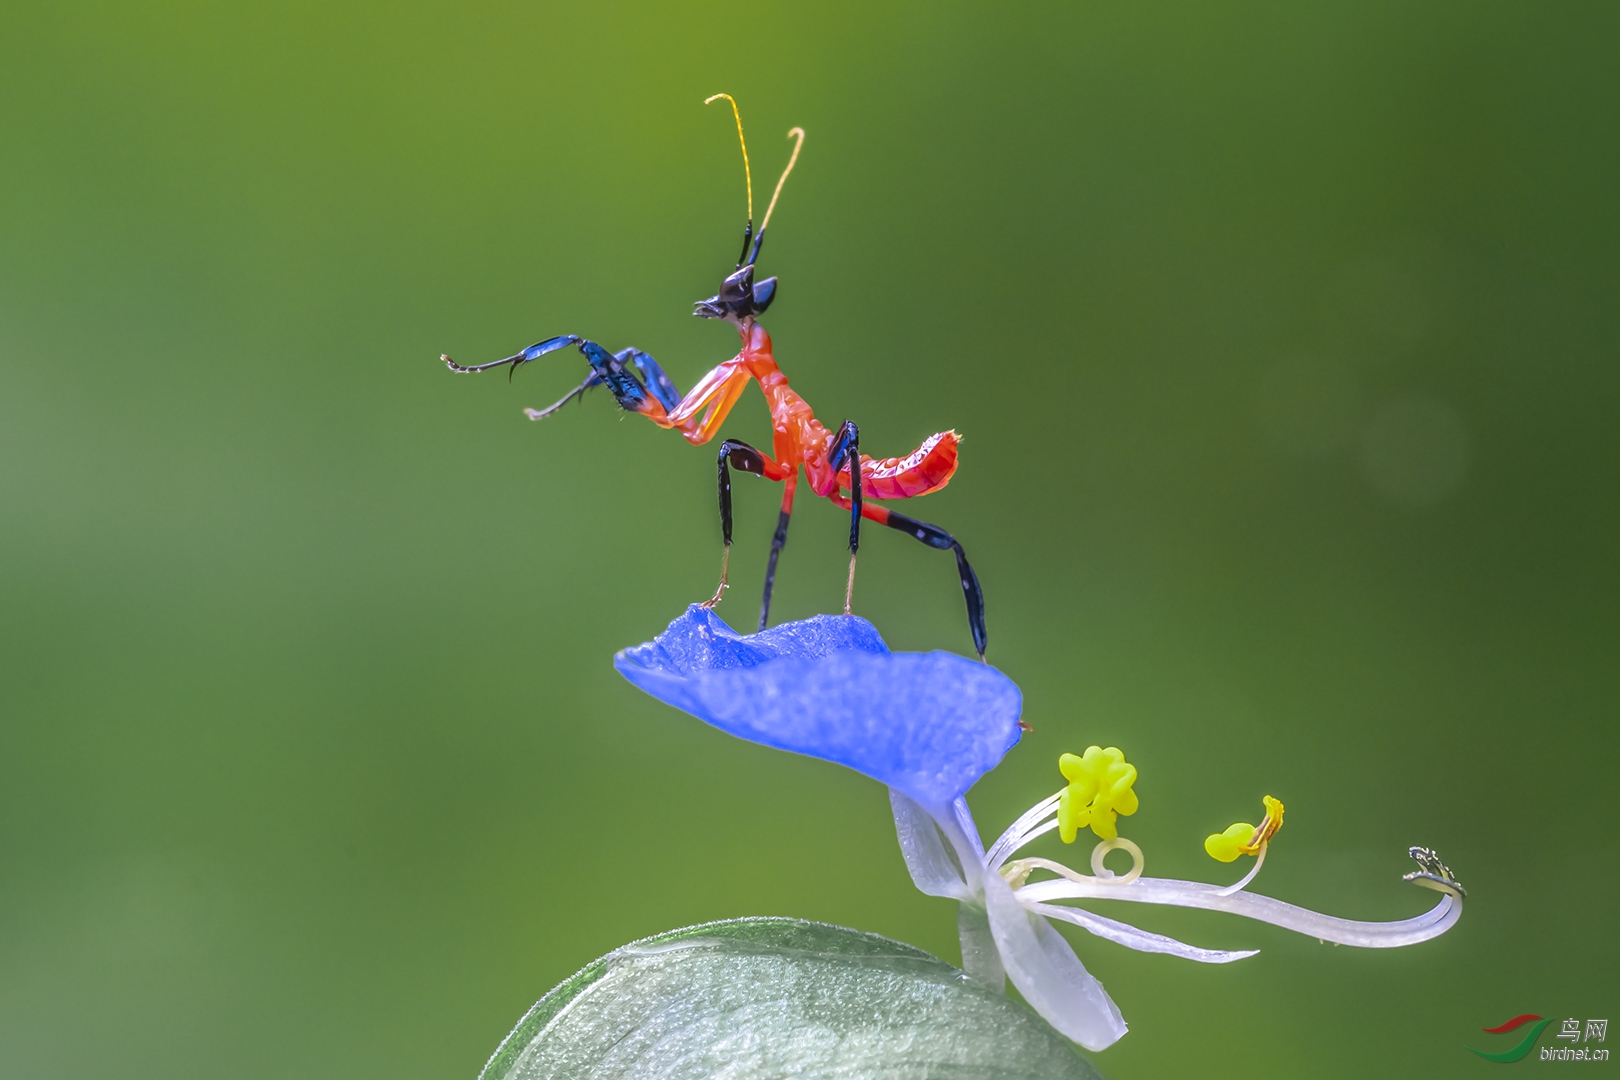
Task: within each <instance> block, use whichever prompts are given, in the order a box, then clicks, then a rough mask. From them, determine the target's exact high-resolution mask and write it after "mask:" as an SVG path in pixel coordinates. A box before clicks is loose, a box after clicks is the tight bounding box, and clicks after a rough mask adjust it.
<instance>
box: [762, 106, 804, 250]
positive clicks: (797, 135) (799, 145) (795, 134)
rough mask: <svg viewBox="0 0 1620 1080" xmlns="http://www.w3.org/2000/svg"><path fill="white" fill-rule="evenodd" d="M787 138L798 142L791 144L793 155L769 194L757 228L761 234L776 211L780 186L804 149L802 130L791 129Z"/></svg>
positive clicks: (785, 181)
mask: <svg viewBox="0 0 1620 1080" xmlns="http://www.w3.org/2000/svg"><path fill="white" fill-rule="evenodd" d="M787 137H788V138H790V139H797V140H799V141H798V142H796V143H794V144H793V153H792V154H790V155H788V163H787V168H785V169H783V170H782V178H781V179H780V180H778V181H777V182H776V190H775V191H773V192H771V205H769V206H767V207H766V208H765V220H764V221H763V222H761V223H760V226H759V231H760V232H761V233H764V232H765V226H766V225H769V224H770V223H771V214H772V213H774V212H775V211H776V200H777V199H779V198H781V196H782V185H783V184H785V183H787V178H788V173H790V172H792V171H793V166H794V165H796V164H798V161H799V151H800V150H803V149H804V128H802V127H796V128H793V129H791V130H790V131H789V132H788V133H787Z"/></svg>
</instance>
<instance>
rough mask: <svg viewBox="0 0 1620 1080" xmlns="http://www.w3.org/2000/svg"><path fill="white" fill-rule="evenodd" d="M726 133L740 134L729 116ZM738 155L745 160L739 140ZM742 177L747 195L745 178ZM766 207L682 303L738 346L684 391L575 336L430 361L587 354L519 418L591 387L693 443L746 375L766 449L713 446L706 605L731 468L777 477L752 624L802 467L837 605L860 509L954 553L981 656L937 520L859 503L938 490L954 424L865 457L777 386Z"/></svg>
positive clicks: (647, 362)
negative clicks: (714, 491) (909, 446)
mask: <svg viewBox="0 0 1620 1080" xmlns="http://www.w3.org/2000/svg"><path fill="white" fill-rule="evenodd" d="M716 96H717V97H719V96H727V95H716ZM711 100H713V99H711ZM733 108H734V109H735V103H733ZM737 131H738V138H739V141H740V140H741V136H742V122H741V120H740V119H739V120H738V128H737ZM789 135H790V136H792V135H796V136H798V139H799V146H802V145H803V141H804V132H803V131H802V130H800V129H798V128H795V129H794V130H793V131H792V132H790V133H789ZM743 154H744V158H743V160H744V164H745V165H746V164H747V147H746V144H745V145H744V149H743ZM797 158H798V147H797V146H796V147H795V148H794V151H793V158H792V159H790V160H789V162H788V167H787V170H786V171H784V172H783V173H782V180H781V181H778V182H777V185H776V193H777V194H778V195H780V194H781V191H782V183H783V182H785V181H786V180H787V174H788V172H790V171H792V168H793V162H794V161H795V160H797ZM749 186H750V202H752V181H750V185H749ZM775 206H776V199H775V197H773V198H772V199H771V209H772V210H774V209H775ZM770 215H771V211H770V210H767V211H766V214H765V222H764V223H763V224H761V225H760V229H759V233H758V234H757V235H754V234H753V220H752V213H750V215H749V224H748V227H747V228H746V229H745V230H744V232H743V255H742V257H741V258H740V259H739V260H738V263H737V269H736V272H735V273H733V274H731V275H730V276H728V277H727V278H726V279H725V281H724V282H722V283H721V287H720V292H719V293H718V294H716V295H715V296H712V297H710V298H709V299H707V300H700V301H699V302H698V303H697V310H696V311H695V312H694V314H696V315H699V316H701V317H704V318H716V319H724V320H725V321H727V322H729V323H731V324H732V325H733V326H734V327H735V328H736V329H737V332H738V334H739V335H740V336H741V338H742V350H741V351H740V352H739V353H738V354H737V355H736V356H734V357H732V358H731V359H730V360H727V361H726V362H725V363H723V364H720V365H719V366H718V367H716V368H714V370H712V371H710V372H709V373H708V374H707V375H705V376H703V378H702V379H700V380H699V381H698V383H697V385H696V386H694V387H693V388H692V390H691V392H690V393H688V394H686V395H685V396H682V395H681V394H680V392H679V391H678V390H677V389H676V387H675V383H674V381H673V380H671V379H670V377H669V376H668V375H667V374H665V373H664V370H663V368H661V367H660V366H659V364H658V362H657V361H656V360H654V359H653V358H652V357H651V356H650V355H648V354H647V353H645V352H642V351H641V350H639V349H634V348H631V349H624V350H622V351H620V352H618V353H610V352H608V351H607V350H606V349H604V348H603V347H602V346H600V345H598V344H597V343H596V342H594V341H590V340H588V339H586V338H582V337H580V336H579V335H577V334H564V335H562V336H560V337H554V338H548V339H546V340H545V341H541V342H537V343H536V344H534V345H531V346H529V348H527V349H525V350H523V351H522V352H521V353H518V354H517V355H515V356H509V357H507V358H506V359H504V360H497V361H495V362H493V363H489V364H480V365H477V366H474V367H463V366H461V365H460V364H457V363H455V362H454V361H453V360H451V359H450V358H449V357H448V356H445V357H442V359H443V360H444V362H445V363H446V364H447V365H449V367H450V369H451V370H452V371H457V372H477V371H488V370H490V369H491V368H496V367H502V366H509V367H510V369H511V370H513V371H515V370H516V369H517V368H518V367H519V366H520V365H522V364H525V363H528V362H529V361H531V360H534V359H537V358H539V357H541V356H544V355H545V354H547V353H550V352H555V351H556V350H558V349H563V348H566V347H568V346H575V347H577V348H578V349H579V351H580V352H581V353H583V354H584V356H585V359H586V360H587V361H589V363H590V365H591V374H590V375H588V376H586V378H585V381H584V382H582V383H581V384H580V385H579V386H578V387H576V388H575V389H574V390H573V391H572V392H570V393H569V394H568V395H567V396H565V397H564V398H563V399H562V400H561V401H558V402H557V403H556V404H554V405H552V406H550V407H549V408H546V409H538V410H537V409H526V410H524V411H525V412H526V413H527V414H528V416H529V418H530V419H531V420H539V419H543V418H544V417H547V416H550V415H551V414H552V413H553V412H555V411H557V410H558V409H559V408H561V407H562V406H563V405H564V404H566V403H567V402H569V401H571V400H573V399H574V398H576V397H580V396H581V395H583V394H584V393H585V391H587V390H589V389H591V388H592V387H594V386H606V387H607V388H608V389H609V390H610V391H611V392H612V393H613V396H614V398H615V399H616V400H617V401H618V403H619V406H620V407H621V408H623V409H625V410H626V411H628V412H634V413H639V414H641V415H642V416H645V417H646V418H647V419H649V420H651V421H652V422H653V423H655V424H657V425H658V426H659V427H664V428H673V429H674V430H676V431H678V432H680V433H681V435H682V436H684V437H685V438H686V440H687V441H688V442H690V443H691V444H692V445H694V446H702V445H703V444H705V443H707V442H709V441H710V440H711V439H713V438H714V436H715V435H716V434H717V433H718V432H719V429H720V425H721V424H722V423H724V422H725V419H726V416H727V415H728V414H729V413H730V412H731V409H732V407H733V406H735V405H736V403H737V399H738V398H739V397H741V396H742V392H743V391H744V390H745V389H747V387H748V384H749V382H750V381H752V382H757V383H758V384H759V388H760V390H761V391H762V392H763V393H764V395H765V401H766V404H767V405H769V407H770V411H771V427H772V432H773V435H772V447H771V448H772V451H773V453H772V454H765V453H762V452H761V451H759V450H756V449H755V448H753V447H752V446H749V445H748V444H747V443H744V442H739V441H737V440H734V439H726V440H724V441H723V442H722V443H721V444H720V455H719V463H718V464H719V482H720V523H721V531H722V533H723V534H724V537H725V551H726V556H725V559H724V560H723V561H722V563H721V569H720V587H719V589H717V590H716V591H715V594H714V597H713V599H711V600H709V601H708V605H709V606H713V605H715V604H718V603H719V602H720V599H721V597H722V595H723V594H724V592H725V589H726V587H727V586H726V573H727V568H728V566H729V563H730V554H731V524H732V522H731V469H733V468H737V469H742V470H743V471H745V472H751V473H754V474H756V475H758V476H763V477H765V478H766V479H767V480H776V481H780V482H781V483H782V485H783V491H782V512H781V515H780V517H779V518H778V520H777V527H776V536H775V538H774V539H773V540H772V542H771V556H770V562H769V565H768V567H767V570H766V574H765V596H764V602H763V603H762V605H761V607H760V616H759V628H760V629H761V630H763V629H765V626H766V621H767V619H768V618H769V615H770V606H771V588H772V585H773V584H774V582H775V578H776V563H777V558H778V557H779V556H780V554H781V551H782V547H783V545H784V544H786V542H787V527H788V520H789V517H790V515H791V514H792V512H793V497H794V494H795V492H796V491H797V488H798V481H799V470H800V469H801V468H802V469H803V470H804V476H805V480H806V481H807V482H808V483H809V485H810V490H811V491H813V492H815V493H816V494H817V495H820V496H822V497H823V498H826V499H829V500H831V501H832V502H833V503H835V504H836V505H838V506H840V507H843V508H844V509H846V510H849V511H850V533H849V552H850V560H849V585H848V587H847V588H846V590H845V593H844V613H845V614H846V615H847V614H849V610H850V600H851V595H852V593H853V591H854V587H855V555H856V552H857V550H858V549H859V547H860V526H861V520H862V519H863V518H864V519H866V520H868V521H871V522H874V523H875V524H878V525H886V526H888V527H890V528H893V529H897V530H899V531H902V532H906V533H909V534H911V535H912V536H913V537H914V538H915V539H917V540H920V541H922V542H923V543H925V544H927V545H928V546H930V547H934V548H940V549H949V550H951V551H953V552H954V553H955V555H956V565H957V572H958V575H959V577H960V579H961V583H962V591H963V595H964V598H965V599H966V601H967V608H968V624H969V628H970V629H971V630H972V633H973V644H974V646H975V648H976V649H977V650H978V653H979V656H980V657H981V658H982V657H983V656H984V649H985V641H986V635H985V629H984V594H983V592H982V590H981V589H980V587H979V581H978V577H977V575H975V574H974V572H973V568H972V566H970V565H969V564H968V561H967V556H966V554H965V553H964V552H963V550H962V545H961V544H959V543H958V542H957V541H956V538H955V537H953V536H951V534H950V533H948V532H946V531H945V530H944V529H941V528H939V527H938V526H937V525H930V524H928V523H927V522H923V521H917V520H916V519H914V518H910V517H906V516H905V515H903V514H900V513H898V512H896V511H893V510H890V509H888V508H887V507H883V506H875V505H873V504H872V503H870V502H867V501H866V500H867V499H869V498H870V499H885V500H887V499H910V498H915V497H916V496H919V495H927V494H928V493H929V492H932V491H938V490H939V489H940V488H942V487H944V486H945V485H946V484H947V483H949V482H950V479H951V476H952V474H954V473H955V472H956V448H957V445H958V443H959V441H960V440H959V438H958V436H957V434H956V432H954V431H944V432H940V433H939V434H937V435H933V436H930V437H929V438H928V439H926V440H925V441H924V442H923V444H922V445H921V446H919V447H918V448H917V449H916V450H914V451H913V452H912V453H910V454H908V455H907V456H905V457H903V458H883V459H875V458H872V457H870V456H867V455H864V454H862V453H861V452H860V432H859V429H858V428H857V427H856V426H855V424H854V423H852V422H849V421H846V422H844V424H842V425H841V426H840V427H839V429H838V430H837V431H829V430H828V429H827V428H826V427H825V426H824V425H823V424H822V423H821V422H820V421H818V420H817V419H816V416H815V412H814V410H812V409H811V408H810V404H809V403H808V402H807V401H805V400H804V398H802V397H800V396H799V395H798V393H797V392H795V391H794V390H793V388H792V387H791V386H789V385H788V380H787V376H786V375H784V374H783V373H782V369H781V368H779V367H777V365H776V359H775V357H774V355H773V354H772V349H771V336H770V334H768V333H766V332H765V328H764V327H763V326H760V325H759V323H758V321H757V319H758V316H759V315H761V314H763V313H764V311H765V309H766V308H767V307H769V306H770V303H771V301H772V300H773V299H774V298H775V294H776V279H775V278H767V279H765V280H764V281H761V282H758V283H757V284H756V283H755V281H754V266H755V262H756V260H757V259H758V257H759V250H760V247H761V245H762V244H763V243H764V239H765V226H766V225H768V224H769V223H770ZM750 239H752V241H753V247H752V250H750V248H749V241H750ZM632 369H634V371H632ZM636 372H639V373H640V375H641V377H642V378H644V379H645V380H646V382H645V383H643V382H642V381H641V379H638V378H637V376H636ZM851 462H859V467H858V468H856V469H855V470H853V471H852V470H851V468H850V464H851Z"/></svg>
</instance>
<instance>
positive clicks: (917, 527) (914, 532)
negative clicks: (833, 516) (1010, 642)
mask: <svg viewBox="0 0 1620 1080" xmlns="http://www.w3.org/2000/svg"><path fill="white" fill-rule="evenodd" d="M865 516H866V517H867V518H869V519H871V520H872V521H874V522H876V523H877V524H879V525H887V526H888V527H889V528H891V529H896V530H898V531H900V532H903V533H906V534H907V535H909V536H910V537H912V539H914V540H920V541H922V542H923V543H925V544H927V545H928V546H929V547H931V548H938V549H939V550H941V551H950V552H953V553H954V554H955V555H956V576H957V579H958V580H959V581H961V583H962V598H963V599H964V600H966V601H967V616H968V630H969V631H971V632H972V634H973V647H974V648H975V649H976V650H978V653H979V659H980V660H983V659H984V649H985V646H986V644H988V641H989V636H988V635H987V634H986V633H985V629H984V589H983V588H981V587H980V586H979V575H978V574H975V573H974V572H973V566H972V564H971V563H969V562H968V559H967V552H965V551H963V550H962V545H961V544H960V543H958V542H957V539H956V537H954V536H952V535H951V534H950V533H948V532H946V531H945V530H944V529H942V528H940V527H939V526H938V525H930V524H929V523H928V522H926V521H918V520H917V519H916V518H911V517H907V516H906V515H904V514H897V513H895V512H894V511H893V510H890V509H889V508H888V507H885V506H873V505H872V504H870V503H868V504H867V505H866V510H865Z"/></svg>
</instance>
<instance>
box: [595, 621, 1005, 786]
mask: <svg viewBox="0 0 1620 1080" xmlns="http://www.w3.org/2000/svg"><path fill="white" fill-rule="evenodd" d="M613 666H614V667H616V668H617V669H618V670H619V673H620V674H621V675H623V676H624V677H625V678H627V679H629V680H630V681H631V682H632V683H634V684H635V685H636V686H638V687H640V688H641V689H642V690H645V691H646V692H647V693H649V694H651V695H652V696H653V697H655V698H657V699H658V700H660V701H663V702H666V703H667V704H670V705H673V706H675V707H676V708H677V709H682V710H684V711H686V712H689V713H691V714H692V715H693V716H695V717H697V718H698V719H699V720H702V721H704V722H706V723H709V724H713V725H714V726H715V727H717V728H719V729H720V730H721V731H724V732H726V733H728V734H731V735H735V736H737V737H738V738H741V739H747V740H749V741H750V742H757V743H762V744H763V745H765V746H770V747H775V748H776V749H778V750H791V751H793V752H794V753H799V754H807V755H809V756H810V757H816V758H821V759H823V760H825V761H833V762H837V763H838V764H840V765H847V766H849V767H850V768H851V769H854V770H855V771H856V772H859V773H864V774H865V775H867V776H870V777H871V778H872V779H874V780H877V781H880V782H881V783H884V784H887V785H889V786H890V787H892V788H896V789H898V790H899V791H902V792H904V793H905V794H906V795H908V796H910V797H911V798H912V799H913V800H914V801H916V802H918V803H920V804H921V805H923V806H924V807H928V808H930V809H941V808H943V807H945V806H946V805H947V804H948V803H950V801H951V800H952V799H955V798H956V797H957V796H959V795H961V794H963V793H964V792H966V791H967V789H968V788H970V787H972V786H973V783H974V781H976V780H978V779H979V777H981V776H983V775H984V774H985V773H987V772H989V771H990V770H991V769H993V768H995V767H996V765H997V763H999V762H1000V761H1001V759H1002V757H1004V756H1005V755H1006V753H1007V751H1008V750H1010V749H1012V747H1013V744H1014V743H1016V742H1018V738H1019V735H1020V731H1019V727H1018V716H1019V713H1020V712H1021V711H1022V709H1023V695H1022V694H1020V693H1019V691H1018V686H1017V684H1016V683H1014V682H1013V681H1012V680H1011V679H1009V678H1007V676H1005V675H1003V674H1002V673H1001V672H999V671H997V670H995V669H994V668H992V667H988V666H987V665H985V664H981V663H979V662H978V661H975V660H969V659H967V658H966V657H963V656H957V655H956V654H955V653H948V652H931V653H891V652H890V651H889V649H888V646H886V645H885V644H883V638H882V637H880V636H879V635H878V632H877V629H876V628H875V627H874V626H873V625H872V624H871V623H869V622H867V621H866V620H865V619H861V618H857V617H854V616H846V615H817V616H816V617H815V618H812V619H805V620H803V621H800V622H790V623H783V624H782V625H780V626H773V627H771V628H770V629H769V630H765V631H762V632H761V633H758V634H747V635H741V634H738V633H737V632H736V631H734V630H732V629H731V627H729V626H727V625H726V624H725V622H723V621H722V620H721V619H720V617H719V616H718V615H716V614H715V613H714V612H713V611H711V610H709V609H707V608H704V607H702V606H701V605H698V604H693V605H692V606H691V607H689V608H688V609H687V610H686V613H685V614H684V615H682V616H681V617H680V618H678V619H676V620H675V621H674V622H672V623H670V624H669V628H668V629H667V630H665V631H664V632H663V633H662V634H659V635H658V637H656V638H654V639H653V640H652V641H650V642H648V643H647V644H645V645H638V646H636V647H634V648H630V649H625V650H623V651H622V652H620V653H619V654H618V655H617V656H616V657H614V660H613Z"/></svg>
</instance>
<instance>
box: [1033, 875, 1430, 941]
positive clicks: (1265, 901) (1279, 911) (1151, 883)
mask: <svg viewBox="0 0 1620 1080" xmlns="http://www.w3.org/2000/svg"><path fill="white" fill-rule="evenodd" d="M1223 892H1224V890H1223V889H1221V888H1220V887H1219V886H1215V885H1206V884H1204V883H1203V882H1201V881H1178V880H1176V879H1174V878H1146V877H1145V878H1138V879H1137V880H1136V881H1135V882H1133V883H1131V884H1130V885H1110V884H1107V883H1106V882H1099V883H1097V884H1090V883H1086V882H1078V881H1070V880H1068V879H1066V878H1059V879H1057V880H1055V881H1037V882H1035V883H1033V884H1030V885H1025V886H1024V887H1023V888H1022V889H1020V890H1019V898H1020V899H1022V900H1023V901H1024V902H1026V903H1033V904H1040V903H1046V902H1048V901H1051V900H1066V899H1085V900H1126V901H1130V902H1132V903H1138V904H1168V905H1170V906H1172V907H1189V908H1203V909H1204V910H1206V911H1225V912H1228V913H1230V914H1233V915H1242V916H1243V917H1244V918H1248V919H1255V920H1257V921H1259V922H1267V923H1271V924H1272V925H1273V926H1281V927H1283V928H1284V929H1286V930H1293V931H1296V932H1298V933H1301V934H1306V935H1308V936H1310V937H1314V938H1320V939H1321V940H1323V941H1332V942H1336V943H1337V944H1340V945H1355V946H1358V947H1360V948H1363V949H1393V948H1397V947H1399V946H1402V945H1415V944H1417V943H1418V942H1420V941H1428V940H1429V939H1430V938H1435V937H1439V936H1440V935H1441V934H1443V933H1445V932H1446V931H1447V930H1449V929H1451V927H1452V924H1454V923H1455V922H1456V921H1457V920H1458V919H1459V918H1460V917H1461V916H1462V899H1461V898H1460V897H1458V896H1454V895H1452V894H1451V893H1449V892H1448V893H1446V895H1445V896H1443V897H1442V898H1441V900H1440V902H1439V903H1438V904H1436V905H1435V906H1434V907H1432V908H1430V909H1429V910H1428V911H1426V912H1424V913H1423V914H1422V915H1418V916H1416V917H1414V918H1411V919H1401V920H1398V921H1394V922H1357V921H1355V920H1353V919H1340V918H1337V917H1336V916H1333V915H1323V914H1321V913H1320V912H1316V911H1311V910H1309V909H1307V908H1302V907H1296V906H1295V905H1293V904H1285V903H1283V902H1282V901H1281V900H1274V899H1272V898H1271V897H1269V896H1260V895H1258V894H1256V893H1252V892H1238V893H1232V894H1230V895H1222V894H1223Z"/></svg>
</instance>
